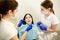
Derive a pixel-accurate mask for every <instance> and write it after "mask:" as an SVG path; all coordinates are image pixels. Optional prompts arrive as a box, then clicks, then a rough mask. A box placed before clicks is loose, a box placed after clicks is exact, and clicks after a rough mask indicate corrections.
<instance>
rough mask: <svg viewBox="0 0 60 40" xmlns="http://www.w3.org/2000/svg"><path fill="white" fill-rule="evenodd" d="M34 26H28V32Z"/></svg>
mask: <svg viewBox="0 0 60 40" xmlns="http://www.w3.org/2000/svg"><path fill="white" fill-rule="evenodd" d="M32 27H33V26H32V25H29V26H28V27H27V28H26V30H25V31H27V32H28V31H29V30H31V29H32Z"/></svg>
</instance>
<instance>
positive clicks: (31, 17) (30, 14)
mask: <svg viewBox="0 0 60 40" xmlns="http://www.w3.org/2000/svg"><path fill="white" fill-rule="evenodd" d="M27 15H30V16H31V18H32V24H34V22H33V17H32V15H31V14H29V13H27V14H25V16H24V18H23V20H24V23H23V24H26V22H25V17H26V16H27Z"/></svg>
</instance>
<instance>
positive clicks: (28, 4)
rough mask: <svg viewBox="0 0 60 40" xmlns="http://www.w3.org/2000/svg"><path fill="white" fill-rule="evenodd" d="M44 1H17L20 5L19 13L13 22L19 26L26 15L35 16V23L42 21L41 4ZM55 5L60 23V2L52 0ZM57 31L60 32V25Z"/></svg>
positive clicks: (59, 0)
mask: <svg viewBox="0 0 60 40" xmlns="http://www.w3.org/2000/svg"><path fill="white" fill-rule="evenodd" d="M42 1H44V0H17V2H18V3H19V6H18V12H17V14H16V15H15V18H14V19H13V20H12V22H13V23H14V24H15V25H17V23H18V21H19V20H21V19H23V17H24V15H25V14H26V13H30V14H31V15H32V16H33V20H34V22H38V21H40V18H41V14H40V3H41V2H42ZM51 1H52V2H53V5H54V12H55V15H56V16H57V17H58V19H59V22H60V3H59V2H60V0H51ZM57 31H60V23H59V26H58V27H57Z"/></svg>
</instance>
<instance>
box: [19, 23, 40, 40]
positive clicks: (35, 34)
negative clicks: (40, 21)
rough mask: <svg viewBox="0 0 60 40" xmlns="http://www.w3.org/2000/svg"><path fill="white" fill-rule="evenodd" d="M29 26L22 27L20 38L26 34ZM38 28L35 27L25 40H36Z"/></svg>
mask: <svg viewBox="0 0 60 40" xmlns="http://www.w3.org/2000/svg"><path fill="white" fill-rule="evenodd" d="M28 26H29V24H26V25H22V26H21V27H20V28H19V29H18V34H19V35H18V36H19V38H20V37H21V36H22V35H23V34H24V32H25V30H26V28H27V27H28ZM38 31H39V30H38V27H37V26H36V25H33V28H32V29H31V30H30V31H29V32H28V34H27V36H26V38H25V40H33V39H36V38H37V36H38Z"/></svg>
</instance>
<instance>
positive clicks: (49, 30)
mask: <svg viewBox="0 0 60 40" xmlns="http://www.w3.org/2000/svg"><path fill="white" fill-rule="evenodd" d="M47 31H48V32H55V31H56V29H52V28H49V29H47Z"/></svg>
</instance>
